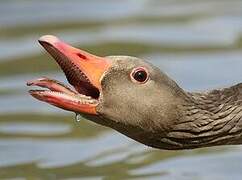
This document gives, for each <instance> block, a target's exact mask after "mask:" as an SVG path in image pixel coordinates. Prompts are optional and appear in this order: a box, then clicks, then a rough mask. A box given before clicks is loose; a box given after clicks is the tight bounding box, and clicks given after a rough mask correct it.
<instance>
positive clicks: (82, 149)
mask: <svg viewBox="0 0 242 180" xmlns="http://www.w3.org/2000/svg"><path fill="white" fill-rule="evenodd" d="M241 9H242V1H240V0H231V1H226V0H212V1H208V0H205V1H198V0H196V1H191V0H180V1H169V0H167V1H165V0H162V1H152V0H150V1H148V0H140V1H138V0H124V1H111V0H100V1H99V0H91V1H90V0H85V1H84V0H83V1H74V0H71V1H51V2H49V1H47V0H46V1H25V0H23V1H0V179H162V180H163V179H164V180H166V179H167V180H168V179H169V180H170V179H175V180H183V179H184V180H187V179H188V180H190V179H191V180H194V179H198V180H204V179H206V180H207V179H211V180H214V179H215V180H216V179H218V180H223V179H224V180H225V179H233V180H237V179H238V180H240V179H241V176H242V172H241V168H242V155H241V147H240V146H230V147H214V148H205V149H198V150H190V151H165V150H156V149H152V148H149V147H146V146H144V145H142V144H139V143H137V142H134V141H133V140H130V139H128V138H127V137H125V136H123V135H121V134H119V133H117V132H115V131H114V130H111V129H109V128H105V127H102V126H100V125H97V124H94V123H92V122H89V121H87V120H84V119H83V120H81V121H80V122H76V121H75V115H74V114H73V113H69V112H65V111H62V110H60V109H57V108H55V107H52V106H49V105H47V104H44V103H41V102H39V101H36V100H35V99H33V98H32V97H30V96H29V95H28V93H27V90H28V88H27V87H26V86H25V83H26V81H27V80H30V79H35V78H38V77H41V76H48V77H51V78H55V79H58V80H60V81H65V82H66V80H65V78H64V76H63V74H62V73H61V71H60V69H59V67H58V66H57V65H56V64H55V62H54V61H53V60H52V59H51V58H50V57H49V56H48V55H47V54H46V53H45V52H44V51H43V49H42V48H41V47H40V46H39V45H38V43H37V39H38V38H39V37H40V36H42V35H44V34H54V35H56V36H58V37H60V38H61V39H63V40H65V41H66V42H69V43H71V44H73V45H74V46H76V47H79V48H82V49H84V50H87V51H89V52H92V53H94V54H97V55H100V56H106V55H133V56H138V57H141V58H144V59H146V60H148V61H150V62H152V63H153V64H155V65H157V66H158V67H160V68H161V69H162V70H163V71H165V72H166V73H168V74H169V75H170V76H171V77H172V78H173V79H175V80H176V81H177V82H178V84H179V85H180V86H181V87H183V88H184V89H186V90H196V91H197V90H201V89H203V90H206V89H210V88H216V87H224V86H229V85H232V84H235V83H238V82H241V75H242V71H241V67H242V51H241V49H242V11H241Z"/></svg>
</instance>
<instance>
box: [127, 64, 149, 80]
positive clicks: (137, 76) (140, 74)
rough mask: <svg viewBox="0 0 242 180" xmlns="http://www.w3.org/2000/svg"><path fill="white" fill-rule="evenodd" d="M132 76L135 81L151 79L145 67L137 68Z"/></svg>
mask: <svg viewBox="0 0 242 180" xmlns="http://www.w3.org/2000/svg"><path fill="white" fill-rule="evenodd" d="M131 76H132V77H131V78H132V79H133V81H136V82H138V83H145V82H146V81H147V80H148V79H149V75H148V72H147V70H146V69H145V68H143V67H138V68H135V69H134V70H133V71H132V73H131Z"/></svg>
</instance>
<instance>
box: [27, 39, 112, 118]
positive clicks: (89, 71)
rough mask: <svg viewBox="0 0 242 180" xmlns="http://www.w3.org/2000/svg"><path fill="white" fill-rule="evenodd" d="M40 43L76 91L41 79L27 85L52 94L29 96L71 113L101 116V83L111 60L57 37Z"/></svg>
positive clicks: (40, 93) (36, 93)
mask: <svg viewBox="0 0 242 180" xmlns="http://www.w3.org/2000/svg"><path fill="white" fill-rule="evenodd" d="M39 43H40V44H41V45H42V46H43V47H44V48H45V49H46V51H47V52H48V53H49V54H50V55H51V56H52V57H53V58H54V59H55V60H56V62H57V63H58V64H59V66H60V67H61V69H62V70H63V72H64V73H65V75H66V78H67V80H68V82H69V83H70V84H71V85H72V86H73V87H74V89H71V88H69V87H67V86H65V85H63V84H62V83H59V82H58V81H56V80H51V79H48V78H40V79H37V80H34V81H29V82H27V85H28V86H40V87H44V88H48V89H49V90H30V91H29V93H30V94H31V95H32V96H33V97H35V98H37V99H39V100H41V101H44V102H47V103H49V104H52V105H54V106H57V107H60V108H62V109H65V110H68V111H73V112H77V113H87V114H97V111H96V107H97V105H98V103H99V96H100V92H101V79H102V76H103V75H104V73H105V72H106V71H107V70H108V69H109V68H110V66H111V62H110V61H109V60H108V59H107V58H103V57H98V56H95V55H92V54H90V53H87V52H85V51H83V50H80V49H77V48H74V47H72V46H70V45H68V44H66V43H64V42H62V41H60V40H59V39H58V38H57V37H55V36H51V35H46V36H42V37H41V38H40V39H39Z"/></svg>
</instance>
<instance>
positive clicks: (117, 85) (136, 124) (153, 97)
mask: <svg viewBox="0 0 242 180" xmlns="http://www.w3.org/2000/svg"><path fill="white" fill-rule="evenodd" d="M39 43H40V44H41V45H42V46H43V47H44V48H45V49H46V50H47V51H48V53H49V54H50V55H51V56H52V57H53V58H54V59H55V60H56V62H57V63H58V64H59V66H60V67H61V69H62V70H63V72H64V73H65V76H66V78H67V80H68V82H69V83H70V84H71V85H72V86H73V88H69V87H67V86H66V85H64V84H62V83H60V82H58V81H56V80H52V79H48V78H40V79H37V80H33V81H29V82H28V83H27V85H28V86H40V87H44V88H47V89H48V90H43V89H42V90H30V91H29V93H30V94H31V95H32V96H33V97H35V98H37V99H38V100H40V101H44V102H47V103H49V104H51V105H54V106H57V107H59V108H62V109H64V110H68V111H72V112H75V113H78V114H81V115H82V116H83V117H85V118H86V119H88V120H91V121H93V122H95V123H97V124H101V125H103V126H108V127H110V128H113V129H115V130H117V131H119V132H120V133H122V134H124V135H126V136H128V137H130V138H132V139H134V140H136V141H138V142H140V143H143V144H145V145H148V146H151V147H154V148H159V149H170V150H177V149H193V148H200V147H208V146H217V145H235V144H242V83H239V84H237V85H234V86H232V87H228V88H224V89H220V90H212V91H209V92H204V93H191V92H186V91H184V90H183V89H182V88H180V87H179V86H178V85H177V84H176V83H175V82H174V81H173V80H172V79H170V78H169V77H168V76H167V75H166V74H165V73H163V72H162V71H161V70H160V69H159V68H157V67H155V66H153V65H152V64H150V63H148V62H146V61H144V60H142V59H139V58H136V57H130V56H108V57H98V56H95V55H92V54H90V53H88V52H85V51H83V50H80V49H77V48H74V47H71V46H70V45H68V44H66V43H64V42H62V41H61V40H59V39H58V38H57V37H55V36H51V35H46V36H43V37H41V38H40V39H39Z"/></svg>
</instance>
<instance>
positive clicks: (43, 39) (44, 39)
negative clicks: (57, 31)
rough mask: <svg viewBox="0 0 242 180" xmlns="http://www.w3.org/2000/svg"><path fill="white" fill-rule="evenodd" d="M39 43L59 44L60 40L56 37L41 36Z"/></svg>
mask: <svg viewBox="0 0 242 180" xmlns="http://www.w3.org/2000/svg"><path fill="white" fill-rule="evenodd" d="M38 41H39V43H41V42H46V43H50V44H54V43H56V42H59V41H60V40H59V39H58V38H57V37H56V36H53V35H44V36H41V37H40V38H39V39H38Z"/></svg>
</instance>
